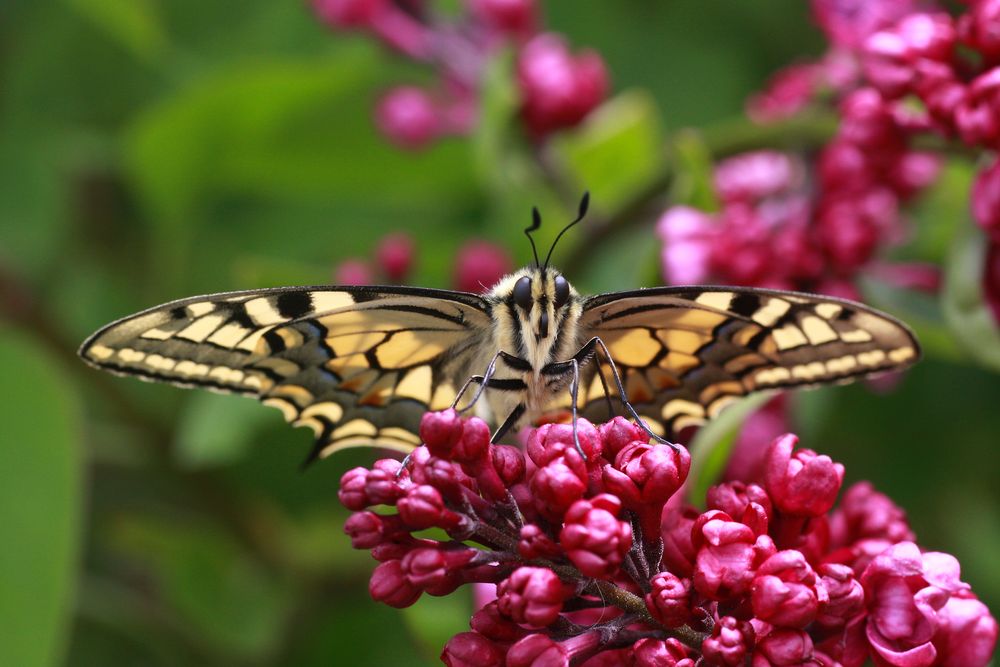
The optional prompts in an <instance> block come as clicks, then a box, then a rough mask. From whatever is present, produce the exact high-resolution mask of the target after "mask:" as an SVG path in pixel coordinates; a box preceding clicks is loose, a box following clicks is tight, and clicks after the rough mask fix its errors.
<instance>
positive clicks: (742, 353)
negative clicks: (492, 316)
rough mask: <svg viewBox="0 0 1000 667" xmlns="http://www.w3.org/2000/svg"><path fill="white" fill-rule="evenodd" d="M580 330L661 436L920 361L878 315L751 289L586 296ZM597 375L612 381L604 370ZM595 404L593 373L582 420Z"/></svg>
mask: <svg viewBox="0 0 1000 667" xmlns="http://www.w3.org/2000/svg"><path fill="white" fill-rule="evenodd" d="M580 329H581V331H582V332H583V333H584V335H586V336H588V337H589V336H598V337H600V338H601V339H602V340H603V341H604V342H605V344H606V345H607V347H608V350H609V352H610V354H611V357H612V358H613V359H614V361H615V364H616V365H617V367H618V370H619V372H620V373H621V377H622V381H623V384H624V386H625V392H626V395H627V397H628V400H629V401H630V402H631V403H632V405H633V406H634V407H635V408H636V410H637V411H638V413H639V414H640V415H642V416H643V417H644V418H645V420H646V421H647V423H648V424H649V425H650V426H651V427H653V428H654V429H656V427H657V426H660V427H662V429H663V434H664V435H667V436H676V435H677V433H679V432H680V431H681V430H682V429H684V428H685V427H687V426H692V425H697V424H700V423H702V422H704V421H705V420H707V419H711V418H713V417H715V416H716V415H717V414H718V413H719V411H720V410H722V408H724V407H725V406H726V405H728V404H729V403H732V402H733V401H734V400H736V399H737V398H739V397H741V396H744V395H746V394H749V393H751V392H754V391H761V390H768V389H779V388H787V387H794V386H804V385H815V384H826V383H836V382H840V381H846V380H849V379H852V378H857V377H863V376H868V375H873V374H877V373H880V372H885V371H888V370H899V369H902V368H905V367H906V366H908V365H910V364H911V363H913V362H915V361H916V360H917V359H918V358H919V356H920V348H919V345H918V344H917V341H916V339H915V337H914V336H913V334H912V332H910V330H909V329H908V328H907V327H906V326H905V325H904V324H902V323H901V322H899V321H897V320H895V319H893V318H891V317H889V316H888V315H885V314H884V313H880V312H877V311H875V310H872V309H870V308H867V307H865V306H863V305H861V304H858V303H854V302H851V301H845V300H841V299H836V298H833V297H824V296H818V295H813V294H802V293H794V292H783V291H777V290H766V289H756V288H736V287H661V288H651V289H644V290H636V291H633V292H617V293H612V294H603V295H597V296H592V297H588V298H587V299H586V300H585V303H584V314H583V318H582V320H581V322H580ZM602 371H603V372H604V375H605V377H607V378H610V377H611V375H610V369H609V368H608V366H607V364H606V363H605V364H602ZM612 391H614V389H613V387H612ZM604 397H605V392H604V390H603V388H602V386H601V383H600V378H599V377H597V376H596V375H595V376H594V377H593V379H592V380H591V381H590V382H589V388H588V390H587V392H586V398H585V400H586V404H585V407H584V414H588V415H591V416H593V417H594V418H597V419H605V418H606V417H607V407H606V406H607V401H606V400H605V398H604Z"/></svg>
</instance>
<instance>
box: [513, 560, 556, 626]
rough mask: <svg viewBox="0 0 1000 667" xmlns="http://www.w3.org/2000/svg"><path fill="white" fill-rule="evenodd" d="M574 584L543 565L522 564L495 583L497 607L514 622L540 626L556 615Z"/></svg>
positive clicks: (550, 622)
mask: <svg viewBox="0 0 1000 667" xmlns="http://www.w3.org/2000/svg"><path fill="white" fill-rule="evenodd" d="M572 594H573V587H572V586H568V585H567V584H565V583H563V582H562V581H560V580H559V577H558V576H557V575H556V573H555V572H553V571H552V570H549V569H548V568H544V567H521V568H518V569H516V570H514V572H513V573H512V574H511V575H510V576H509V577H507V578H506V579H504V580H503V581H502V582H500V585H499V586H498V587H497V609H498V610H499V611H500V613H501V614H503V615H504V616H506V617H507V618H509V619H511V620H512V621H514V622H515V623H523V624H525V625H529V626H533V627H537V628H543V627H545V626H547V625H551V624H552V623H554V622H555V621H556V619H557V618H559V614H560V613H561V612H562V607H563V602H564V601H565V600H567V599H568V598H570V597H571V596H572Z"/></svg>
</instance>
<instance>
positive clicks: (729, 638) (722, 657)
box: [701, 616, 756, 667]
mask: <svg viewBox="0 0 1000 667" xmlns="http://www.w3.org/2000/svg"><path fill="white" fill-rule="evenodd" d="M755 640H756V633H755V632H754V629H753V626H751V625H750V623H748V622H747V621H740V620H737V619H735V618H733V617H732V616H724V617H722V618H720V619H719V621H718V622H717V623H716V624H715V627H714V628H712V635H711V636H710V637H708V638H706V639H705V641H704V642H703V643H702V645H701V652H702V655H704V656H705V658H706V659H707V660H709V661H710V662H709V664H716V665H723V666H725V667H738V666H739V665H742V664H743V661H744V659H745V658H746V656H747V655H749V653H750V651H751V649H752V648H753V645H754V642H755Z"/></svg>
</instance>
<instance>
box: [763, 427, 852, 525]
mask: <svg viewBox="0 0 1000 667" xmlns="http://www.w3.org/2000/svg"><path fill="white" fill-rule="evenodd" d="M797 443H798V438H796V437H795V436H794V435H791V434H788V435H784V436H782V437H780V438H778V439H777V440H775V441H774V442H773V443H772V444H771V449H770V451H769V452H768V458H767V470H766V473H765V478H764V479H765V481H766V485H767V492H768V494H770V496H771V498H772V499H773V500H774V505H775V507H777V508H778V509H780V510H781V511H782V512H786V513H788V514H794V515H797V516H819V515H821V514H825V513H826V512H829V511H830V509H831V508H832V507H833V503H834V502H835V501H836V500H837V494H838V493H839V492H840V485H841V483H843V481H844V466H842V465H841V464H839V463H834V462H833V461H832V460H831V459H830V457H829V456H822V455H818V454H816V453H815V452H813V451H812V450H809V449H801V450H799V451H796V452H794V453H793V451H792V450H793V449H795V445H796V444H797Z"/></svg>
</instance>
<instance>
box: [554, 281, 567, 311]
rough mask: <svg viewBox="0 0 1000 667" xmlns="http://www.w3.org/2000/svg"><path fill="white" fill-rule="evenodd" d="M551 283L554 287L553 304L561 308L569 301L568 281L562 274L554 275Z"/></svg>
mask: <svg viewBox="0 0 1000 667" xmlns="http://www.w3.org/2000/svg"><path fill="white" fill-rule="evenodd" d="M553 283H554V284H555V288H556V300H555V306H556V308H562V307H563V306H565V305H566V302H567V301H569V283H568V282H567V281H566V279H565V278H563V277H562V276H556V279H555V280H554V281H553Z"/></svg>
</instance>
